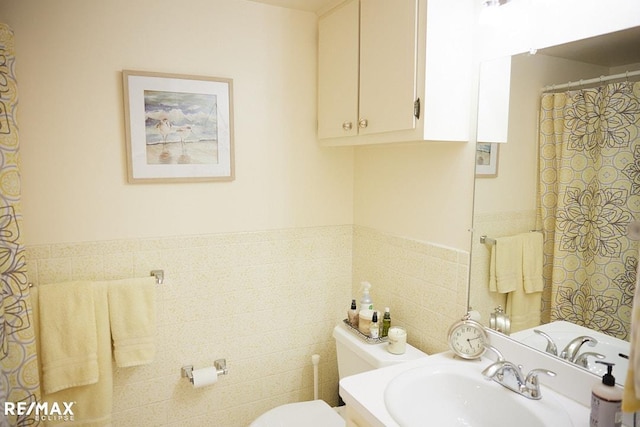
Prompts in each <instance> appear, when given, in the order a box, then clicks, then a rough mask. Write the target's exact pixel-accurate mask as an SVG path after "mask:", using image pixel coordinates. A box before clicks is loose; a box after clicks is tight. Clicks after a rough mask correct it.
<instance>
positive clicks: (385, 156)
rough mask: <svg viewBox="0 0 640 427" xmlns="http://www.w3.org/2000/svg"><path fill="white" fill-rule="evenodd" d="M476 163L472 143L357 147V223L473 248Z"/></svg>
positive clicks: (355, 196)
mask: <svg viewBox="0 0 640 427" xmlns="http://www.w3.org/2000/svg"><path fill="white" fill-rule="evenodd" d="M474 162H475V144H472V143H451V142H423V143H415V144H399V145H378V146H364V147H358V148H356V155H355V180H354V222H355V224H357V225H360V226H365V227H370V228H374V229H378V230H381V231H384V232H386V233H389V234H392V235H397V236H403V237H410V238H412V239H416V240H419V241H423V242H433V243H437V244H439V245H443V246H446V247H449V248H453V249H460V250H465V251H468V250H469V245H470V233H469V230H470V229H471V209H472V207H473V176H474Z"/></svg>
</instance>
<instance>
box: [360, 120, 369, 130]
mask: <svg viewBox="0 0 640 427" xmlns="http://www.w3.org/2000/svg"><path fill="white" fill-rule="evenodd" d="M358 126H360V127H361V128H362V129H364V128H366V127H367V126H369V121H368V120H367V119H360V121H359V122H358Z"/></svg>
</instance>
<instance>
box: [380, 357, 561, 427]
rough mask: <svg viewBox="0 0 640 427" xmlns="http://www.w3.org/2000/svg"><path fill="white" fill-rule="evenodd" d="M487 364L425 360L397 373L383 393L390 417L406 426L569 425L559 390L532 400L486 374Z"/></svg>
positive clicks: (525, 426)
mask: <svg viewBox="0 0 640 427" xmlns="http://www.w3.org/2000/svg"><path fill="white" fill-rule="evenodd" d="M484 367H485V366H484V365H479V364H478V363H473V362H469V363H467V362H463V361H459V362H456V363H451V364H445V363H443V364H437V365H426V366H422V367H418V368H413V369H410V370H408V371H405V372H403V373H401V374H399V375H398V376H396V377H395V378H394V379H393V380H391V382H389V384H388V386H387V388H386V389H385V392H384V400H385V405H386V407H387V411H388V412H389V413H390V414H391V417H392V418H393V419H394V420H395V421H396V422H397V423H398V424H399V425H400V426H403V427H411V426H424V425H433V426H439V427H455V426H461V427H462V426H464V427H511V426H514V425H517V426H518V427H547V426H554V427H565V426H566V427H570V426H573V423H572V422H571V418H570V416H569V415H568V414H567V412H566V411H565V409H564V408H563V407H562V406H560V405H559V404H558V403H557V402H556V397H557V396H558V395H557V394H556V393H553V392H552V391H551V390H548V389H546V388H545V389H543V390H542V399H540V400H531V399H528V398H526V397H524V396H521V395H519V394H517V393H515V392H513V391H510V390H508V389H506V388H504V387H503V386H501V385H500V384H498V383H496V382H494V381H488V380H486V379H484V377H483V376H482V374H481V370H482V368H484Z"/></svg>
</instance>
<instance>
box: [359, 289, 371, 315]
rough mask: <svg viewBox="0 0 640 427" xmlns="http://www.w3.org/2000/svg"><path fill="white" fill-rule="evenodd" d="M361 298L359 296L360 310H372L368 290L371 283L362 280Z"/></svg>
mask: <svg viewBox="0 0 640 427" xmlns="http://www.w3.org/2000/svg"><path fill="white" fill-rule="evenodd" d="M361 284H362V298H360V310H373V301H372V300H371V295H370V294H369V290H370V289H371V283H369V282H362V283H361Z"/></svg>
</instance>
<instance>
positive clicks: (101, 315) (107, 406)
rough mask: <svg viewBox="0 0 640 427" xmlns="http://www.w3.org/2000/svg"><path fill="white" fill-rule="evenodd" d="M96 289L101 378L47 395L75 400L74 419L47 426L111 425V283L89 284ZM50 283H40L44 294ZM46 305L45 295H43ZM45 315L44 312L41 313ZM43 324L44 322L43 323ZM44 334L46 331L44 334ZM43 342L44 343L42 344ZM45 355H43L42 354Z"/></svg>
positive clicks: (51, 398)
mask: <svg viewBox="0 0 640 427" xmlns="http://www.w3.org/2000/svg"><path fill="white" fill-rule="evenodd" d="M85 285H86V286H87V287H88V288H89V289H91V290H92V296H93V310H94V314H95V323H96V325H97V326H98V327H97V330H96V342H97V352H96V354H97V359H98V381H97V382H95V383H94V384H89V385H84V386H79V387H71V388H67V389H64V390H60V391H58V392H56V393H51V394H44V395H43V396H42V400H43V401H45V402H49V404H50V405H51V404H53V403H54V402H57V403H58V405H60V407H61V409H64V407H63V405H62V403H63V402H67V403H71V409H72V411H73V415H74V416H73V421H68V420H67V421H65V420H64V419H63V420H55V419H52V420H47V421H46V422H44V425H45V426H83V427H106V426H110V425H111V412H112V408H113V366H112V360H111V334H110V333H109V311H108V306H107V283H106V282H98V283H85ZM48 286H50V285H44V286H40V289H39V291H40V294H41V295H42V291H43V290H45V289H46V288H47V287H48ZM40 304H42V297H40ZM40 314H42V313H40ZM40 325H41V327H42V326H43V322H42V321H41V322H40ZM40 336H41V337H42V333H41V335H40ZM41 345H42V343H41ZM41 356H42V354H41Z"/></svg>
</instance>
